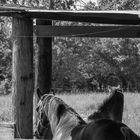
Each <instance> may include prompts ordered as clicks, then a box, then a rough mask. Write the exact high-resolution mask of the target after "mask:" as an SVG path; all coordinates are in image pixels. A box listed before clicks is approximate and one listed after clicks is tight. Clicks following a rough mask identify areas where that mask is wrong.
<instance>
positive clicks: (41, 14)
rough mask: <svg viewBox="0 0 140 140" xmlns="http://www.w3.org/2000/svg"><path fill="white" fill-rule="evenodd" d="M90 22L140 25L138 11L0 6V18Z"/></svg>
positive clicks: (139, 13) (139, 12)
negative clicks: (65, 9)
mask: <svg viewBox="0 0 140 140" xmlns="http://www.w3.org/2000/svg"><path fill="white" fill-rule="evenodd" d="M2 15H3V16H13V17H15V16H18V17H19V16H21V17H29V18H39V19H41V18H42V19H50V20H64V21H77V22H91V23H104V24H125V25H138V24H140V16H139V15H140V11H132V10H131V11H62V10H57V11H56V10H45V9H43V10H42V9H31V8H25V7H9V6H0V16H2Z"/></svg>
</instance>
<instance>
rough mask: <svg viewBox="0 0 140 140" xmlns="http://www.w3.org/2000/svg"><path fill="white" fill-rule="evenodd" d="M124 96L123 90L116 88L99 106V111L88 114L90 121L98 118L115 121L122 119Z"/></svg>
mask: <svg viewBox="0 0 140 140" xmlns="http://www.w3.org/2000/svg"><path fill="white" fill-rule="evenodd" d="M123 104H124V96H123V93H122V90H120V89H115V90H113V91H112V94H111V95H110V96H109V98H107V99H106V100H105V101H104V102H103V103H102V104H101V105H100V106H99V108H98V110H97V112H94V113H92V114H91V115H90V116H88V120H89V121H93V120H94V121H95V120H98V119H111V120H114V121H120V122H121V121H122V115H123Z"/></svg>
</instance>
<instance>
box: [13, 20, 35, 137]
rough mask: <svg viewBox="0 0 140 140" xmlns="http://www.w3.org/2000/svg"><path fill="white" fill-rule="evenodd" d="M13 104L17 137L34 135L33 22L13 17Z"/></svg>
mask: <svg viewBox="0 0 140 140" xmlns="http://www.w3.org/2000/svg"><path fill="white" fill-rule="evenodd" d="M12 25H13V26H12V29H13V39H14V40H13V61H12V62H13V72H12V74H13V75H12V76H13V79H12V80H13V82H12V93H13V104H14V121H15V130H14V132H15V133H14V134H15V138H27V139H29V138H32V137H33V91H34V74H33V37H32V36H33V23H32V20H30V19H27V18H13V24H12Z"/></svg>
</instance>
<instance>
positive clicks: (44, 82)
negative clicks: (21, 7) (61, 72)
mask: <svg viewBox="0 0 140 140" xmlns="http://www.w3.org/2000/svg"><path fill="white" fill-rule="evenodd" d="M36 23H37V25H51V24H52V22H51V21H49V20H37V21H36ZM37 43H38V46H39V58H38V78H37V80H38V87H39V88H40V89H41V91H42V92H44V93H49V92H50V89H51V75H52V38H51V37H38V38H37Z"/></svg>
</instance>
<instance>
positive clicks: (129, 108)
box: [0, 93, 140, 134]
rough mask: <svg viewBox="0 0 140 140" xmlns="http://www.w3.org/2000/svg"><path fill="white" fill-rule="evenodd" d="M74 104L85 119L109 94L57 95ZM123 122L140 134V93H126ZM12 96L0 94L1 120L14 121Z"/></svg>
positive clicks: (71, 104)
mask: <svg viewBox="0 0 140 140" xmlns="http://www.w3.org/2000/svg"><path fill="white" fill-rule="evenodd" d="M57 96H58V97H60V98H62V99H63V100H64V101H65V102H66V103H67V104H69V105H70V106H72V107H73V108H74V109H75V110H76V111H77V112H78V113H79V114H80V115H81V116H82V117H83V118H84V119H85V120H86V118H87V116H88V115H89V114H91V113H92V112H93V111H96V109H97V107H98V106H99V105H100V104H101V103H102V102H103V100H104V99H105V98H106V97H107V96H108V95H107V94H101V93H95V94H94V93H88V94H87V93H86V94H76V95H74V94H69V95H66V94H61V95H57ZM124 97H125V99H124V101H125V105H124V113H123V122H124V123H125V124H127V125H128V126H129V127H130V128H131V129H132V130H134V131H135V132H136V133H137V134H140V94H134V93H131V94H130V93H124ZM12 116H13V115H12V96H11V95H7V96H0V122H13V117H12Z"/></svg>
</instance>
